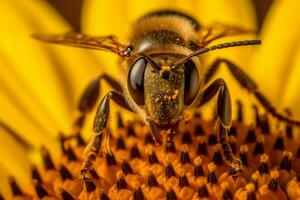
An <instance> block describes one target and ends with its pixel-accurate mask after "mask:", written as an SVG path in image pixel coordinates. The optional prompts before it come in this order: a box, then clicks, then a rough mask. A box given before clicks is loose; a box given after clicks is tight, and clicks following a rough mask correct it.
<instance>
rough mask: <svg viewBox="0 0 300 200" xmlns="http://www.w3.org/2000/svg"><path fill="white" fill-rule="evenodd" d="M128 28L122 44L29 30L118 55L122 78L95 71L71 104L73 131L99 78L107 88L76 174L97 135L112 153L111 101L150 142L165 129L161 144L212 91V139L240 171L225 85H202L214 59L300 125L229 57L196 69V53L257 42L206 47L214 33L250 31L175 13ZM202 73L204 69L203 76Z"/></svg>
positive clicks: (90, 157) (94, 150)
mask: <svg viewBox="0 0 300 200" xmlns="http://www.w3.org/2000/svg"><path fill="white" fill-rule="evenodd" d="M131 30H132V31H131V35H130V37H129V39H128V41H126V44H128V45H125V44H124V43H121V42H119V41H118V39H117V37H115V36H113V35H109V36H89V35H85V34H81V33H74V32H70V33H65V34H60V35H42V34H36V35H34V37H35V38H37V39H39V40H42V41H45V42H50V43H57V44H63V45H70V46H75V47H81V48H88V49H95V50H103V51H110V52H112V53H115V54H117V55H118V56H119V57H120V60H121V62H120V63H121V64H120V67H121V70H122V73H123V81H122V83H119V81H117V80H115V79H114V78H112V77H111V76H109V75H108V74H106V73H104V74H101V75H99V77H98V78H97V79H96V80H94V81H92V82H91V83H90V84H89V85H88V86H87V88H86V90H85V91H84V93H83V94H82V96H81V99H80V101H79V104H78V110H79V112H80V113H81V115H80V116H79V117H78V119H77V120H76V122H75V125H76V126H77V130H80V128H81V127H82V125H83V122H84V118H85V116H86V114H88V113H89V112H90V111H91V110H92V109H93V108H94V107H95V104H96V102H97V99H98V96H99V93H100V81H106V82H107V83H108V84H109V85H110V86H111V88H112V90H111V91H110V92H108V93H107V94H106V95H105V96H104V97H103V99H102V100H101V102H100V104H99V105H98V108H97V112H96V116H95V118H94V125H93V132H94V133H93V138H92V140H91V142H90V144H89V145H88V146H89V148H88V150H87V157H86V160H85V162H84V164H83V167H82V170H81V175H82V179H84V180H88V179H89V178H90V176H91V174H90V172H91V169H92V165H93V162H94V160H95V156H96V155H97V154H98V153H99V151H100V149H101V146H102V145H101V144H102V143H103V142H102V140H103V138H104V140H105V141H104V144H105V147H106V148H105V149H106V152H107V153H110V152H111V150H110V145H109V138H110V131H109V128H108V126H107V123H108V118H109V114H110V104H111V100H112V101H113V102H115V103H116V104H118V105H119V106H121V107H122V108H124V109H126V110H130V111H132V112H136V113H138V114H139V115H141V116H142V117H143V118H144V119H145V122H146V123H147V124H148V125H149V127H150V130H151V134H152V137H153V139H154V141H155V142H156V143H157V144H159V145H162V144H163V143H164V141H163V139H162V135H163V134H165V144H166V145H172V143H173V138H174V136H175V135H176V132H177V128H178V124H179V122H180V121H181V120H183V119H184V113H185V112H186V111H187V110H189V109H195V108H200V107H201V106H203V105H204V104H206V103H207V102H209V101H210V100H211V99H212V98H213V97H214V96H217V104H216V105H217V106H216V115H217V116H216V127H217V128H216V129H217V130H216V131H217V134H218V136H219V143H220V144H221V146H222V149H223V154H224V157H225V158H226V160H227V162H228V163H229V164H230V165H231V167H232V169H233V170H234V171H235V172H236V173H238V172H239V171H241V170H242V163H241V161H240V160H239V159H238V158H236V157H235V156H234V154H233V152H232V150H231V147H230V144H229V142H228V136H227V134H228V133H227V132H228V130H229V128H230V125H231V98H230V93H229V89H228V86H227V84H226V82H225V81H224V80H223V79H222V78H218V79H216V80H214V81H213V82H212V83H210V84H208V83H209V82H211V80H212V78H213V75H214V74H215V72H216V71H217V70H218V68H219V67H220V64H221V63H224V64H225V65H226V66H227V68H228V70H229V71H230V72H231V73H232V75H233V77H234V78H235V79H236V80H237V82H238V83H239V84H240V85H241V86H242V87H243V88H245V89H247V90H248V91H250V92H251V93H252V94H253V95H254V96H255V97H256V99H257V100H258V101H259V102H260V103H261V105H262V106H263V107H264V108H265V109H266V111H267V112H269V113H270V114H272V115H273V116H274V117H276V118H278V119H279V120H282V121H286V122H288V123H290V124H294V125H297V126H300V122H299V121H296V120H293V119H290V118H288V117H286V116H284V115H281V114H280V113H279V112H277V110H276V109H275V108H274V107H273V106H272V105H271V103H270V101H269V100H267V99H266V98H265V96H264V95H263V94H262V93H261V92H259V90H258V86H257V84H256V83H255V82H254V81H253V80H252V79H251V78H250V77H249V76H248V75H247V74H246V73H245V72H244V71H242V70H241V68H240V67H238V66H237V65H236V64H235V63H233V62H232V61H230V60H228V59H226V58H219V59H217V60H216V61H215V62H213V64H212V65H211V66H203V64H202V62H201V55H202V54H206V53H208V52H211V51H214V50H219V49H223V48H232V47H237V46H249V45H259V44H261V41H260V40H244V41H233V42H227V43H222V44H217V45H212V46H209V45H210V43H211V42H213V41H215V40H217V39H219V38H223V37H226V36H233V35H239V34H245V33H249V32H251V31H249V30H246V29H243V28H241V27H236V26H232V25H222V24H218V25H215V26H209V27H203V26H202V25H201V24H200V23H199V22H198V21H197V20H196V19H195V18H194V17H192V16H190V15H188V14H186V13H183V12H180V11H176V10H159V11H154V12H151V13H148V14H146V15H144V16H142V17H141V18H139V19H138V20H137V21H136V23H135V24H134V25H133V26H132V29H131ZM205 69H206V70H205ZM204 71H207V72H206V73H205V74H204ZM103 135H105V137H103Z"/></svg>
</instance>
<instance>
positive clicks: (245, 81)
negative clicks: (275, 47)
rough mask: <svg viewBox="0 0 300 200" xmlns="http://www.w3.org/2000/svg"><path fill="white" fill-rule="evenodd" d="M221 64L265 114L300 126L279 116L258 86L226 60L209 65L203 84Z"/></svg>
mask: <svg viewBox="0 0 300 200" xmlns="http://www.w3.org/2000/svg"><path fill="white" fill-rule="evenodd" d="M221 63H225V64H226V66H227V67H228V69H229V71H230V72H231V74H232V75H233V77H234V78H235V79H236V80H237V81H238V82H239V84H240V85H241V86H242V87H243V88H245V89H247V90H248V91H249V92H252V93H253V94H254V96H255V98H256V99H257V100H258V101H259V102H260V104H261V105H262V106H263V107H264V108H265V110H266V111H267V112H269V113H270V114H271V115H273V116H274V117H275V118H277V119H279V120H281V121H285V122H287V123H289V124H293V125H296V126H300V121H298V120H293V119H291V118H289V117H286V116H284V115H282V114H280V113H279V112H278V111H277V110H276V109H275V107H274V106H273V105H272V104H271V103H270V101H269V100H268V99H267V98H266V97H265V96H264V95H263V94H262V93H261V92H259V91H258V86H257V85H256V83H255V82H254V81H253V80H252V79H251V78H250V77H249V76H248V75H247V74H246V73H245V72H244V71H243V70H242V69H241V68H240V67H238V66H237V65H236V64H234V63H233V62H231V61H229V60H227V59H220V58H219V59H217V60H216V61H215V62H214V63H213V64H212V65H211V67H210V68H209V70H208V73H207V74H206V79H205V83H207V82H208V81H209V80H211V78H212V77H213V75H214V74H215V73H216V71H217V70H218V68H219V66H220V64H221Z"/></svg>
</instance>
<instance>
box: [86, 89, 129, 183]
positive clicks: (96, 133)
mask: <svg viewBox="0 0 300 200" xmlns="http://www.w3.org/2000/svg"><path fill="white" fill-rule="evenodd" d="M111 99H112V100H113V101H114V102H115V103H117V104H118V105H119V106H121V107H123V108H125V109H128V110H131V108H130V107H129V106H128V104H127V102H126V100H125V97H124V96H123V95H122V94H121V93H119V92H115V91H111V92H109V93H107V94H106V95H105V96H104V97H103V99H102V100H101V102H100V104H99V106H98V109H97V112H96V116H95V119H94V125H93V138H92V140H91V142H90V143H89V145H88V146H87V147H86V149H85V153H86V154H87V158H86V160H85V162H84V164H83V167H82V169H81V179H83V180H87V179H89V172H90V171H91V169H92V165H93V163H94V161H95V159H96V156H97V155H98V153H99V150H100V149H101V144H102V137H103V135H104V133H105V145H106V152H107V153H111V149H110V145H109V139H110V131H109V129H108V127H107V121H108V119H109V112H110V100H111ZM105 129H106V131H105V132H104V130H105Z"/></svg>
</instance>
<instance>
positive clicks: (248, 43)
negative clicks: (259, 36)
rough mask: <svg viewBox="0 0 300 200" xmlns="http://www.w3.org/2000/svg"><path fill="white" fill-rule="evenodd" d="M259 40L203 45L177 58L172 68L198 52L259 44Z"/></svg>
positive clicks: (198, 53)
mask: <svg viewBox="0 0 300 200" xmlns="http://www.w3.org/2000/svg"><path fill="white" fill-rule="evenodd" d="M260 44H261V40H243V41H233V42H226V43H222V44H217V45H213V46H211V47H205V48H200V49H198V50H196V51H194V52H193V53H191V54H190V55H188V56H186V57H184V58H182V59H180V60H178V61H177V62H176V63H175V64H174V65H173V67H172V68H177V67H179V66H181V65H183V64H184V63H185V62H187V61H188V60H189V59H191V58H192V57H194V56H198V55H200V54H204V53H207V52H208V51H212V50H216V49H224V48H230V47H237V46H250V45H260Z"/></svg>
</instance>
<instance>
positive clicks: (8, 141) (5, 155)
mask: <svg viewBox="0 0 300 200" xmlns="http://www.w3.org/2000/svg"><path fill="white" fill-rule="evenodd" d="M0 157H1V162H0V171H1V176H0V191H1V192H3V193H4V194H6V195H7V194H8V184H7V183H8V179H7V177H8V176H9V175H13V176H14V177H15V178H16V179H17V181H18V183H19V184H26V183H28V181H29V177H30V176H29V164H30V162H29V159H28V156H27V152H26V151H25V150H24V149H23V148H22V147H21V146H20V144H19V143H17V142H16V141H15V140H14V138H13V137H12V136H11V135H10V134H9V133H7V131H6V130H4V129H3V128H2V127H0Z"/></svg>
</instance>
